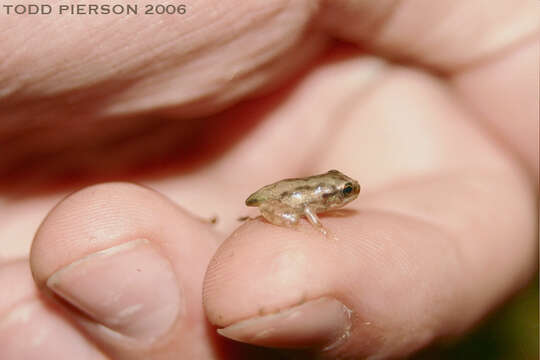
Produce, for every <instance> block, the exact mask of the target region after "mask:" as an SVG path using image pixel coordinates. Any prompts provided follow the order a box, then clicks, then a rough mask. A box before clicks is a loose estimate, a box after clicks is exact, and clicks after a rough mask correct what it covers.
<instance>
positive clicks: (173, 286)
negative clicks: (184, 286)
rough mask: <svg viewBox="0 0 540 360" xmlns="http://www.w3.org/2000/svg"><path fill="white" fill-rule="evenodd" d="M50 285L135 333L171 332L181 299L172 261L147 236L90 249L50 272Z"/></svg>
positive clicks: (123, 331)
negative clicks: (91, 252)
mask: <svg viewBox="0 0 540 360" xmlns="http://www.w3.org/2000/svg"><path fill="white" fill-rule="evenodd" d="M47 286H48V287H49V288H50V289H51V290H52V291H53V292H54V293H56V294H57V295H59V296H60V297H62V298H63V299H64V300H66V301H67V302H69V303H70V304H72V305H73V306H75V307H76V308H78V309H79V310H80V311H82V312H83V313H85V314H87V315H88V316H89V317H91V318H92V319H93V320H95V321H96V322H98V323H100V324H102V325H104V326H106V327H108V328H109V329H112V330H114V331H116V332H118V333H120V334H122V335H125V336H128V337H132V338H136V339H144V340H151V339H154V338H157V337H158V336H160V335H162V334H164V333H165V332H167V330H169V328H170V327H171V326H172V324H173V323H174V322H175V320H176V318H177V317H178V316H179V312H180V309H181V304H182V298H181V293H180V289H179V287H178V284H177V279H176V277H175V275H174V273H173V271H172V268H171V264H170V263H169V261H168V260H167V259H166V258H165V257H163V256H162V255H160V254H159V253H158V251H157V250H156V249H155V248H153V247H152V245H151V243H150V242H149V241H148V240H146V239H138V240H133V241H130V242H127V243H124V244H121V245H117V246H114V247H111V248H109V249H105V250H102V251H98V252H96V253H93V254H90V255H87V256H85V257H84V258H82V259H80V260H77V261H75V262H73V263H71V264H70V265H67V266H65V267H64V268H62V269H60V270H58V271H57V272H55V273H54V274H53V275H51V277H49V279H48V280H47Z"/></svg>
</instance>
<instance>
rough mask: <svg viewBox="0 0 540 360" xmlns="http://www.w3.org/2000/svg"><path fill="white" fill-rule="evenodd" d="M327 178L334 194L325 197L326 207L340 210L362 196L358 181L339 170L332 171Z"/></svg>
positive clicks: (327, 174)
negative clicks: (359, 195)
mask: <svg viewBox="0 0 540 360" xmlns="http://www.w3.org/2000/svg"><path fill="white" fill-rule="evenodd" d="M325 177H326V178H327V179H328V182H329V183H330V184H331V185H332V188H333V191H332V192H329V193H326V194H324V195H323V198H325V203H326V205H327V206H328V207H330V208H340V207H342V206H344V205H345V204H347V203H349V202H351V201H353V200H354V199H356V198H357V197H358V194H360V184H359V183H358V181H356V180H354V179H352V178H350V177H348V176H347V175H345V174H343V173H341V172H339V171H337V170H330V171H329V172H327V173H326V175H325Z"/></svg>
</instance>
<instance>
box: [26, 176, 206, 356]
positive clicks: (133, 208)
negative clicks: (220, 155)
mask: <svg viewBox="0 0 540 360" xmlns="http://www.w3.org/2000/svg"><path fill="white" fill-rule="evenodd" d="M216 243H217V241H216V237H215V235H214V234H213V233H212V231H211V230H210V225H208V224H206V223H203V222H202V221H199V220H197V219H194V218H192V217H191V216H189V215H188V214H186V213H185V212H184V211H182V210H181V209H180V208H178V207H176V206H175V205H174V204H173V203H171V202H170V201H169V200H167V199H166V198H165V197H163V196H161V195H159V194H157V193H155V192H153V191H151V190H149V189H146V188H142V187H139V186H136V185H132V184H123V183H111V184H102V185H96V186H91V187H89V188H86V189H83V190H81V191H79V192H76V193H74V194H72V195H70V196H69V197H67V198H66V199H65V200H63V201H62V202H61V203H60V204H59V205H58V206H57V207H55V208H54V209H53V210H52V211H51V212H50V214H49V215H48V217H47V218H46V219H45V221H44V222H43V224H42V225H41V227H40V229H39V231H38V233H37V235H36V237H35V240H34V243H33V245H32V250H31V257H30V264H31V267H32V273H33V276H34V279H35V281H36V283H37V284H38V286H39V287H40V288H41V289H42V290H43V291H45V292H46V293H48V294H51V295H52V297H53V298H54V299H57V300H58V301H59V304H61V305H62V306H64V307H65V309H66V311H67V312H68V314H69V315H70V316H71V317H72V319H73V320H74V321H75V322H76V323H77V324H78V326H80V327H81V328H82V329H84V332H85V333H86V334H87V335H88V336H89V337H90V338H91V339H92V340H93V341H94V342H95V343H97V344H98V346H99V347H100V348H102V349H104V351H105V353H107V354H108V355H109V356H111V357H112V358H114V359H153V358H163V357H164V356H165V357H166V356H175V355H174V354H178V353H182V354H185V356H186V357H187V358H211V357H212V353H213V351H214V350H213V345H212V340H211V338H209V337H207V336H206V323H205V321H204V319H205V317H204V314H203V311H202V307H201V283H202V279H203V274H204V270H205V268H206V264H207V262H208V259H209V258H210V256H211V254H212V253H213V251H214V248H215V246H216Z"/></svg>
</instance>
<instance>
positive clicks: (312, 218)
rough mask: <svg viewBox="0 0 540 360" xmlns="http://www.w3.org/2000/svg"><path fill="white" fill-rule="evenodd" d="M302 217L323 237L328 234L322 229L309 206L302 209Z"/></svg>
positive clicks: (319, 221)
mask: <svg viewBox="0 0 540 360" xmlns="http://www.w3.org/2000/svg"><path fill="white" fill-rule="evenodd" d="M304 215H305V216H306V218H307V219H308V221H309V222H310V223H311V225H313V226H314V227H315V228H317V229H318V230H319V231H320V232H322V233H323V234H324V235H326V234H328V231H327V230H326V229H325V228H324V226H323V224H322V223H321V220H320V219H319V217H318V216H317V214H316V213H315V211H313V210H312V209H311V208H310V207H309V206H306V208H305V209H304Z"/></svg>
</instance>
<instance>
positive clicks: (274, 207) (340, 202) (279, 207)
mask: <svg viewBox="0 0 540 360" xmlns="http://www.w3.org/2000/svg"><path fill="white" fill-rule="evenodd" d="M358 194H360V184H359V183H358V181H356V180H354V179H353V178H350V177H348V176H347V175H345V174H343V173H341V172H340V171H338V170H329V171H328V172H326V173H324V174H319V175H313V176H308V177H303V178H291V179H283V180H280V181H278V182H275V183H272V184H270V185H266V186H264V187H262V188H260V189H259V190H257V191H256V192H254V193H253V194H251V195H250V196H249V197H248V198H247V199H246V206H254V207H258V208H259V211H260V213H261V215H262V216H263V217H264V218H265V219H266V220H267V221H268V222H270V223H272V224H274V225H278V226H285V227H294V226H296V225H297V224H298V221H299V219H300V218H301V217H302V216H305V217H306V218H307V220H308V221H309V222H310V223H311V225H312V226H314V227H315V228H317V229H318V230H320V231H321V232H322V233H323V234H326V233H327V230H326V228H325V227H324V226H323V225H322V223H321V220H320V219H319V217H318V216H317V214H319V213H323V212H327V211H330V210H334V209H338V208H341V207H343V206H345V205H347V204H348V203H350V202H351V201H353V200H354V199H356V198H357V197H358Z"/></svg>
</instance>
